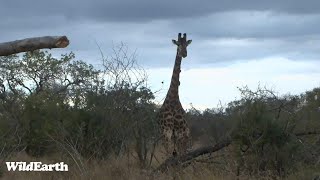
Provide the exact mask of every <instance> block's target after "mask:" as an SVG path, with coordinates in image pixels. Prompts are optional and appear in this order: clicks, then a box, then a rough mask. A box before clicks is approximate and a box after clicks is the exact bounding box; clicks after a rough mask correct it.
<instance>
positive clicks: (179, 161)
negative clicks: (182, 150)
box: [156, 140, 231, 172]
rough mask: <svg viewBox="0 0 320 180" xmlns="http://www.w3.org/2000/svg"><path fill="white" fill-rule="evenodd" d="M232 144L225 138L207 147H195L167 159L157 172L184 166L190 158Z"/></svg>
mask: <svg viewBox="0 0 320 180" xmlns="http://www.w3.org/2000/svg"><path fill="white" fill-rule="evenodd" d="M230 144H231V140H224V141H221V142H220V143H217V144H216V145H214V146H207V147H201V148H198V149H195V150H193V151H191V152H188V153H187V154H185V155H182V156H180V157H171V158H169V159H167V160H166V161H165V162H164V163H162V164H161V165H160V166H159V167H158V168H157V169H156V172H158V171H160V172H165V171H167V170H168V169H169V168H171V167H175V166H178V165H181V166H183V165H184V164H186V163H188V162H189V161H190V160H192V159H194V158H196V157H198V156H201V155H204V154H209V153H213V152H216V151H219V150H220V149H223V148H225V147H227V146H229V145H230Z"/></svg>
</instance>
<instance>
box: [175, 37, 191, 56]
mask: <svg viewBox="0 0 320 180" xmlns="http://www.w3.org/2000/svg"><path fill="white" fill-rule="evenodd" d="M172 42H173V44H175V45H177V46H178V53H177V55H178V56H179V57H182V58H185V57H187V54H188V53H187V46H188V45H189V44H191V42H192V40H187V34H186V33H184V34H183V37H181V33H179V34H178V41H176V40H174V39H172Z"/></svg>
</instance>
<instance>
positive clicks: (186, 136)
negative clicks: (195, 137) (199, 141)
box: [177, 128, 192, 155]
mask: <svg viewBox="0 0 320 180" xmlns="http://www.w3.org/2000/svg"><path fill="white" fill-rule="evenodd" d="M177 137H178V138H177V149H178V153H179V155H183V154H186V153H187V151H189V150H190V149H192V142H191V137H190V131H189V129H188V128H182V129H180V130H179V131H178V133H177Z"/></svg>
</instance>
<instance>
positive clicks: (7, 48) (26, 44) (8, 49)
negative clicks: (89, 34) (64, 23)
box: [0, 36, 69, 56]
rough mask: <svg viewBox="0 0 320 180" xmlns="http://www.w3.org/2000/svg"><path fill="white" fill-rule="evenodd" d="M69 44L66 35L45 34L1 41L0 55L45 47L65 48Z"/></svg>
mask: <svg viewBox="0 0 320 180" xmlns="http://www.w3.org/2000/svg"><path fill="white" fill-rule="evenodd" d="M68 45H69V40H68V38H67V37H66V36H43V37H34V38H27V39H22V40H17V41H11V42H4V43H0V56H8V55H11V54H16V53H20V52H27V51H34V50H37V49H45V48H49V49H51V48H65V47H67V46H68Z"/></svg>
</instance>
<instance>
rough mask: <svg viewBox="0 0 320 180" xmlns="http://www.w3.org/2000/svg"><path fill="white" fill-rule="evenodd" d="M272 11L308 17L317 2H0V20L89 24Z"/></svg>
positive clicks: (319, 6) (319, 4)
mask: <svg viewBox="0 0 320 180" xmlns="http://www.w3.org/2000/svg"><path fill="white" fill-rule="evenodd" d="M239 10H240V11H241V10H256V11H274V12H280V13H293V14H309V13H318V12H319V11H320V1H318V0H308V1H302V0H281V1H279V0H269V1H257V0H247V1H234V0H223V1H221V0H202V1H195V0H180V1H178V0H175V1H172V0H161V1H160V0H159V1H150V0H139V1H132V0H117V1H106V0H91V1H81V0H68V1H65V0H55V1H43V0H33V1H32V2H31V1H18V0H10V1H2V2H1V6H0V16H1V17H2V18H4V17H7V18H10V17H19V18H21V19H27V18H29V17H31V16H42V17H48V16H64V17H65V18H67V19H70V20H79V19H80V20H83V19H90V20H92V21H97V20H98V21H145V20H154V19H172V18H183V17H187V18H188V17H195V16H203V15H207V14H211V13H216V12H225V11H239Z"/></svg>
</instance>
